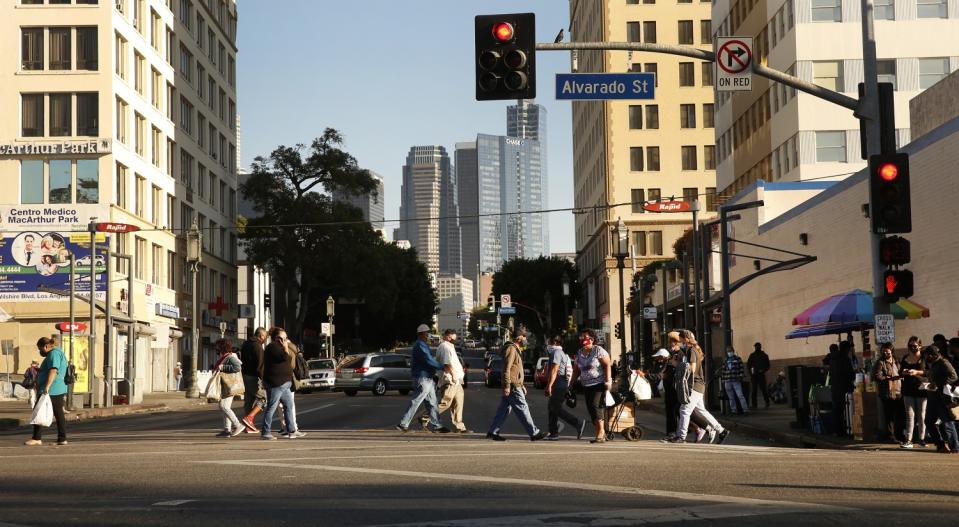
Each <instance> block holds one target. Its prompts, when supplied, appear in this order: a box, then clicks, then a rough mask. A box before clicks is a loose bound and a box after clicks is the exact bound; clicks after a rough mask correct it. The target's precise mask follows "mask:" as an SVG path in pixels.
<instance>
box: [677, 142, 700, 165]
mask: <svg viewBox="0 0 959 527" xmlns="http://www.w3.org/2000/svg"><path fill="white" fill-rule="evenodd" d="M681 152H682V168H683V170H696V169H697V165H698V163H697V161H696V147H695V146H684V147H682V151H681Z"/></svg>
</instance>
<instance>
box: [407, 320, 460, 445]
mask: <svg viewBox="0 0 959 527" xmlns="http://www.w3.org/2000/svg"><path fill="white" fill-rule="evenodd" d="M416 334H417V335H416V337H417V338H416V342H414V343H413V351H412V353H411V357H410V358H411V361H410V374H411V375H412V376H413V393H412V394H411V397H410V405H409V407H408V408H407V409H406V413H404V414H403V418H402V419H400V424H398V425H396V429H397V430H399V431H401V432H409V431H410V421H412V420H413V416H414V415H416V411H417V410H418V409H419V407H420V405H421V404H423V403H424V402H425V403H426V406H427V411H428V412H429V421H428V422H427V425H426V426H427V429H428V430H430V431H431V432H438V433H449V431H450V429H449V428H446V427H445V426H441V425H440V416H439V413H437V408H436V381H434V380H433V376H435V375H436V371H437V370H439V369H440V368H442V366H440V364H439V363H438V362H436V359H434V358H433V355H432V353H430V346H429V338H430V327H429V326H427V325H426V324H420V325H419V327H417V328H416ZM454 355H455V351H454Z"/></svg>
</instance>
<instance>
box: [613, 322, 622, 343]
mask: <svg viewBox="0 0 959 527" xmlns="http://www.w3.org/2000/svg"><path fill="white" fill-rule="evenodd" d="M613 327H614V328H615V333H616V338H618V339H621V338H623V323H622V322H617V323H616V325H615V326H613Z"/></svg>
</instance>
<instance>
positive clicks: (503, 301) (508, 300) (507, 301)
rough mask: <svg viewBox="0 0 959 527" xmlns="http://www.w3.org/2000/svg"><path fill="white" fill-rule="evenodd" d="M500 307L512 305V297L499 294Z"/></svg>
mask: <svg viewBox="0 0 959 527" xmlns="http://www.w3.org/2000/svg"><path fill="white" fill-rule="evenodd" d="M499 304H500V307H513V297H511V296H510V295H505V294H504V295H500V296H499Z"/></svg>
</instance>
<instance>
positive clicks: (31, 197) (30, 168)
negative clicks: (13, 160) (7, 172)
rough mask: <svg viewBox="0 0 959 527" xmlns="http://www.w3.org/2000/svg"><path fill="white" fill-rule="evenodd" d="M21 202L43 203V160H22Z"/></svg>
mask: <svg viewBox="0 0 959 527" xmlns="http://www.w3.org/2000/svg"><path fill="white" fill-rule="evenodd" d="M20 203H22V204H24V205H26V204H28V203H43V161H39V160H27V159H24V160H23V161H20Z"/></svg>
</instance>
